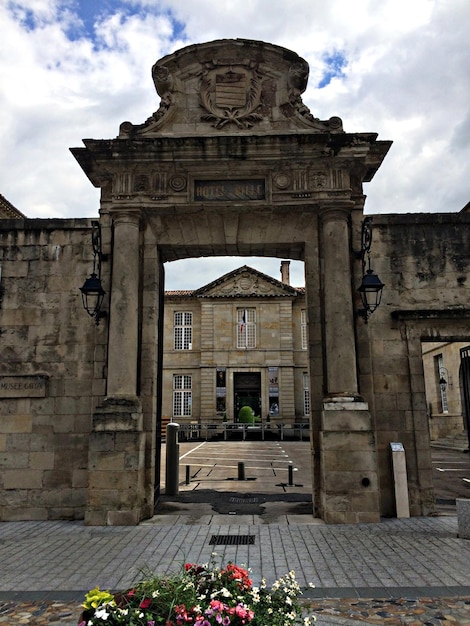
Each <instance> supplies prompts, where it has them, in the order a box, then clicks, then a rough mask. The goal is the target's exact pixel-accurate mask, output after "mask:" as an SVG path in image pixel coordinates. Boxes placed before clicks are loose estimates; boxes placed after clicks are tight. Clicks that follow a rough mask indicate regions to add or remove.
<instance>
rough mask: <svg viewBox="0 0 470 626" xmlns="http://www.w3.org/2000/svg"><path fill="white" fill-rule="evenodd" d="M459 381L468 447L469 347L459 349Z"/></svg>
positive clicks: (469, 407) (469, 438)
mask: <svg viewBox="0 0 470 626" xmlns="http://www.w3.org/2000/svg"><path fill="white" fill-rule="evenodd" d="M460 379H461V381H460V388H461V394H462V411H463V418H464V424H465V430H466V431H467V437H468V444H469V446H470V346H466V347H465V348H461V349H460Z"/></svg>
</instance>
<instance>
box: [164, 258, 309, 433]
mask: <svg viewBox="0 0 470 626" xmlns="http://www.w3.org/2000/svg"><path fill="white" fill-rule="evenodd" d="M288 263H289V262H288V261H283V265H284V267H285V266H286V265H287V266H288ZM286 275H288V273H287V271H285V272H284V277H285V276H286ZM304 292H305V290H304V289H294V288H293V287H291V286H290V285H289V284H288V283H286V282H281V281H278V280H275V279H274V278H272V277H270V276H266V275H265V274H262V273H261V272H258V271H257V270H255V269H253V268H250V267H247V266H244V267H241V268H239V269H238V270H236V271H234V272H231V273H229V274H227V275H225V276H222V277H220V278H219V279H218V280H216V281H214V282H213V283H211V284H209V285H205V286H203V287H201V288H200V289H197V290H195V291H190V292H187V291H186V292H185V291H183V292H166V293H165V332H164V357H163V419H164V421H169V420H170V419H171V420H172V421H176V422H178V423H179V424H180V425H182V426H184V425H194V424H210V425H213V426H218V432H219V433H220V432H221V430H220V427H221V426H222V425H223V423H236V422H237V421H238V416H239V411H240V409H241V408H242V407H243V406H250V407H251V408H252V410H253V412H254V415H255V416H256V418H257V423H261V424H262V425H264V426H265V425H269V424H270V425H271V426H272V427H273V429H274V430H276V428H277V425H278V424H281V423H282V424H285V423H288V424H294V423H306V422H307V423H308V421H309V418H310V402H309V375H308V353H307V316H306V308H305V293H304ZM169 390H171V393H168V392H169ZM214 434H215V433H214Z"/></svg>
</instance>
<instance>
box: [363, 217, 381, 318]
mask: <svg viewBox="0 0 470 626" xmlns="http://www.w3.org/2000/svg"><path fill="white" fill-rule="evenodd" d="M371 245H372V218H371V217H366V218H365V219H364V221H363V222H362V231H361V251H360V253H359V254H358V256H359V258H360V259H361V261H362V273H363V276H362V282H361V285H360V287H359V288H358V291H359V293H360V294H361V301H362V306H363V308H362V309H359V311H358V312H357V313H358V315H360V316H361V317H362V318H363V319H364V321H365V323H366V324H367V322H368V320H369V317H370V316H371V315H372V313H373V312H374V311H375V309H376V308H377V307H378V306H379V304H380V301H381V300H382V290H383V288H384V286H385V285H384V283H383V282H382V281H381V280H380V278H379V277H378V276H377V274H375V273H374V270H373V269H371V267H370V248H371ZM366 255H367V262H366ZM366 264H367V266H368V267H367V271H366Z"/></svg>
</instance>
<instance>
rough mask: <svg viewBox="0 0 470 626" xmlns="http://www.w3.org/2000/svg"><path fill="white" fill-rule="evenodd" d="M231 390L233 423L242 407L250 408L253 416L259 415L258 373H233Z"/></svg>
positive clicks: (259, 381) (259, 384) (259, 390)
mask: <svg viewBox="0 0 470 626" xmlns="http://www.w3.org/2000/svg"><path fill="white" fill-rule="evenodd" d="M233 390H234V415H235V421H238V411H239V410H240V409H241V408H242V406H251V408H252V409H253V411H254V413H255V415H261V374H260V372H234V374H233Z"/></svg>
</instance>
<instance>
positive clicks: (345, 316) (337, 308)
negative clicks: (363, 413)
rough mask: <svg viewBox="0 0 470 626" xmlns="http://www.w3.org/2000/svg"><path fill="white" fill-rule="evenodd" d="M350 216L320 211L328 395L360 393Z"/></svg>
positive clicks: (328, 210) (335, 210) (347, 212)
mask: <svg viewBox="0 0 470 626" xmlns="http://www.w3.org/2000/svg"><path fill="white" fill-rule="evenodd" d="M348 217H349V210H348V209H341V208H338V209H333V208H331V209H324V210H323V211H322V213H321V229H322V231H321V232H322V248H323V294H324V315H325V317H324V319H325V331H324V337H325V354H326V378H327V380H326V391H327V394H328V395H329V396H340V395H345V396H357V372H356V341H355V335H354V312H353V302H352V291H351V289H352V288H351V259H350V254H351V253H350V242H349V225H348Z"/></svg>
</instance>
